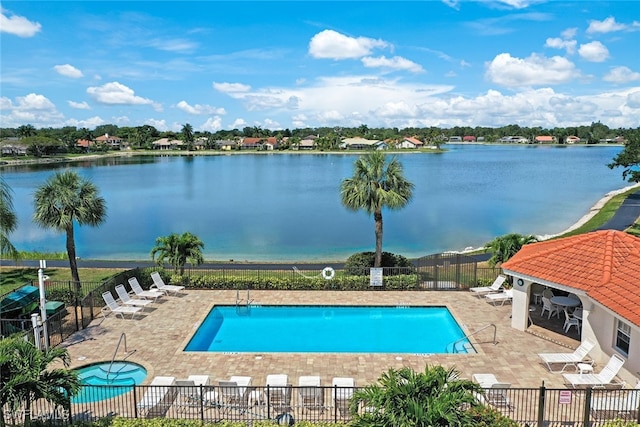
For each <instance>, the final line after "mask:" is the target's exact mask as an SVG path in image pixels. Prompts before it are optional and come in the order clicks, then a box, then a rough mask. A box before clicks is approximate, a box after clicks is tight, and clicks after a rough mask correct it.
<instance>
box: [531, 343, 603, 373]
mask: <svg viewBox="0 0 640 427" xmlns="http://www.w3.org/2000/svg"><path fill="white" fill-rule="evenodd" d="M594 346H595V344H594V343H593V342H591V341H589V340H584V341H582V342H581V343H580V345H579V346H578V348H576V349H575V350H574V351H573V353H538V356H540V358H541V359H542V361H543V362H544V363H545V364H546V365H547V369H549V372H553V373H560V372H563V371H564V370H565V369H567V368H568V367H569V366H573V367H574V368H576V369H577V364H578V363H586V361H587V355H588V354H589V352H590V351H591V350H592V349H593V347H594ZM553 365H562V369H560V370H559V371H557V370H554V369H553Z"/></svg>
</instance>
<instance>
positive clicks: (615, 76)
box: [602, 66, 640, 83]
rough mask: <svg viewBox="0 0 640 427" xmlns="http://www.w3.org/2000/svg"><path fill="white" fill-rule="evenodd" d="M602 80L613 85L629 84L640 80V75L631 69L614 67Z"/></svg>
mask: <svg viewBox="0 0 640 427" xmlns="http://www.w3.org/2000/svg"><path fill="white" fill-rule="evenodd" d="M602 80H604V81H607V82H612V83H629V82H633V81H636V80H640V73H638V72H636V71H632V70H631V68H629V67H624V66H623V67H613V68H611V69H610V70H609V72H608V73H607V74H605V76H604V77H603V78H602Z"/></svg>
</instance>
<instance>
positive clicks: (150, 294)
mask: <svg viewBox="0 0 640 427" xmlns="http://www.w3.org/2000/svg"><path fill="white" fill-rule="evenodd" d="M128 281H129V286H131V291H132V292H133V293H134V294H135V295H136V296H137V297H140V298H145V299H146V298H153V301H154V302H156V301H157V300H158V298H160V297H161V296H163V295H164V292H162V291H160V290H158V289H149V290H148V291H145V290H144V289H142V286H140V282H138V279H137V278H136V277H131V278H130V279H129V280H128Z"/></svg>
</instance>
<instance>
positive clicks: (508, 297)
mask: <svg viewBox="0 0 640 427" xmlns="http://www.w3.org/2000/svg"><path fill="white" fill-rule="evenodd" d="M486 298H487V302H490V303H491V304H493V305H498V303H500V305H504V303H505V302H511V301H513V289H507V290H506V291H502V292H499V293H495V294H489V295H486Z"/></svg>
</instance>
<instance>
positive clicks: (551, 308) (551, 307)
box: [540, 296, 560, 319]
mask: <svg viewBox="0 0 640 427" xmlns="http://www.w3.org/2000/svg"><path fill="white" fill-rule="evenodd" d="M545 311H548V312H549V316H548V317H547V319H551V316H553V315H554V314H555V315H556V317H557V318H558V319H559V318H560V307H558V306H557V305H555V304H554V303H552V302H551V299H550V298H547V297H545V296H543V297H542V311H541V312H540V316H544V312H545Z"/></svg>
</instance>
